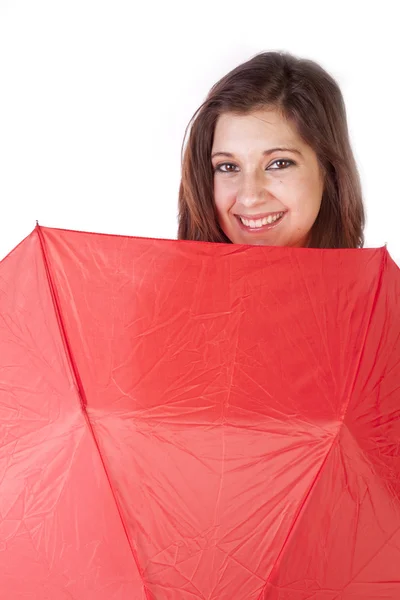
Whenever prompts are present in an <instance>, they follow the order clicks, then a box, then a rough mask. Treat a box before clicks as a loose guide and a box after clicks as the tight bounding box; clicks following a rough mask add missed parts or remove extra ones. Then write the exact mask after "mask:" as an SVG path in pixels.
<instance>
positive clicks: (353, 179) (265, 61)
mask: <svg viewBox="0 0 400 600" xmlns="http://www.w3.org/2000/svg"><path fill="white" fill-rule="evenodd" d="M265 108H268V109H276V110H278V111H280V113H281V114H282V115H283V116H284V117H285V118H286V119H287V120H288V121H289V122H290V123H292V124H294V126H295V127H296V128H297V132H298V134H299V135H300V137H301V138H302V139H303V140H304V141H305V143H307V144H308V145H309V146H310V147H311V148H312V149H313V150H314V151H315V153H316V155H317V159H318V161H319V164H320V167H321V168H322V172H323V173H324V191H323V195H322V201H321V207H320V211H319V213H318V216H317V218H316V220H315V222H314V225H313V226H312V229H311V231H310V235H309V241H308V243H307V246H308V247H311V248H358V247H362V246H363V245H364V233H363V230H364V225H365V213H364V206H363V200H362V191H361V182H360V176H359V173H358V169H357V165H356V162H355V159H354V155H353V152H352V149H351V145H350V140H349V132H348V126H347V116H346V109H345V104H344V100H343V96H342V93H341V91H340V88H339V86H338V84H337V83H336V81H335V80H334V79H333V77H332V76H331V75H329V74H328V73H327V72H326V71H325V70H324V69H323V68H322V67H321V66H320V65H318V64H317V63H316V62H314V61H312V60H309V59H303V58H298V57H295V56H293V55H292V54H290V53H287V52H264V53H261V54H257V55H256V56H254V57H253V58H251V59H250V60H248V61H247V62H245V63H243V64H241V65H239V66H237V67H236V68H234V69H233V70H232V71H230V72H229V73H228V74H227V75H225V76H224V77H223V78H222V79H220V80H219V81H218V82H217V83H216V84H215V85H214V86H213V87H212V88H211V90H210V92H209V94H208V96H207V98H206V100H205V101H204V102H203V104H202V105H201V106H200V107H199V108H198V109H197V111H196V112H195V113H194V115H193V117H192V119H191V120H190V122H189V124H188V126H187V128H186V131H185V136H184V140H183V144H182V154H181V160H182V165H181V168H182V174H181V182H180V187H179V201H178V223H179V225H178V239H181V240H197V241H207V242H224V243H232V242H231V240H230V239H228V237H227V236H226V235H225V234H224V232H223V231H222V229H221V227H220V225H219V222H218V216H217V212H216V207H215V202H214V185H213V177H214V175H213V168H212V162H211V149H212V145H213V138H214V131H215V126H216V123H217V119H218V117H219V116H220V115H221V114H223V113H234V114H238V115H244V114H248V113H250V112H252V111H254V110H259V109H265ZM189 128H190V135H189V139H188V142H187V145H186V147H185V148H184V146H185V139H186V136H187V133H188V129H189Z"/></svg>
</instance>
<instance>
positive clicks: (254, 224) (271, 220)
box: [239, 212, 283, 228]
mask: <svg viewBox="0 0 400 600" xmlns="http://www.w3.org/2000/svg"><path fill="white" fill-rule="evenodd" d="M282 216H283V212H280V213H278V214H276V215H273V216H272V215H269V217H264V218H263V219H257V220H256V221H254V220H251V219H245V218H244V217H239V218H240V220H241V221H242V223H243V225H246V227H251V228H256V227H262V226H263V225H270V224H271V223H274V222H275V221H276V220H277V219H280V218H281V217H282Z"/></svg>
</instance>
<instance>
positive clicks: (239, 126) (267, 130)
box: [214, 109, 301, 145]
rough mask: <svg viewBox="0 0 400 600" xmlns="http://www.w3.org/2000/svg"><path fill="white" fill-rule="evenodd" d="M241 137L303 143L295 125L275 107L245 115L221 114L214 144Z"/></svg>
mask: <svg viewBox="0 0 400 600" xmlns="http://www.w3.org/2000/svg"><path fill="white" fill-rule="evenodd" d="M239 137H240V138H243V137H251V138H253V139H260V141H261V140H266V139H268V140H269V141H271V142H275V141H276V142H277V143H278V144H290V143H294V142H296V143H297V144H301V139H300V137H299V135H298V133H297V131H296V128H295V126H294V125H293V124H292V123H290V122H289V121H288V120H287V119H285V117H284V116H283V115H282V114H281V113H280V112H279V111H277V110H273V109H263V110H257V111H253V112H251V113H248V114H245V115H239V114H235V113H223V114H222V115H220V116H219V117H218V120H217V123H216V126H215V132H214V145H216V144H217V143H219V142H220V141H221V142H222V141H224V142H226V141H229V140H230V139H232V141H234V140H235V139H237V138H239Z"/></svg>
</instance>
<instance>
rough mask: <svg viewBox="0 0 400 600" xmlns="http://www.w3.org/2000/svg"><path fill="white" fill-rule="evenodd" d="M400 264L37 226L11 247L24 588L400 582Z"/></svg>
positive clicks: (57, 591) (9, 346) (12, 499)
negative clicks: (21, 240) (14, 246)
mask: <svg viewBox="0 0 400 600" xmlns="http://www.w3.org/2000/svg"><path fill="white" fill-rule="evenodd" d="M399 297H400V274H399V269H398V267H397V265H396V264H395V263H394V262H393V260H392V259H391V258H390V256H389V254H388V252H387V250H386V248H378V249H354V250H317V249H303V248H274V247H262V246H244V245H243V246H242V245H234V244H214V243H202V242H191V241H178V240H159V239H148V238H134V237H127V236H117V235H102V234H94V233H84V232H77V231H66V230H62V229H52V228H45V227H39V226H37V227H36V229H35V230H34V231H33V232H32V233H31V234H30V235H29V236H28V237H27V238H26V239H25V240H24V241H23V242H21V244H20V245H19V246H17V247H16V248H15V249H14V250H13V251H12V252H11V253H10V254H9V255H8V256H7V257H6V258H5V259H4V260H3V261H2V262H1V264H0V419H1V425H0V427H1V428H0V590H1V594H0V595H1V598H4V599H5V600H17V599H18V600H24V599H29V600H47V599H49V600H64V599H65V600H67V599H68V600H71V599H73V600H145V599H146V600H200V599H202V600H206V599H207V600H228V599H229V600H233V599H234V600H278V599H279V600H306V599H307V600H310V599H313V600H339V599H340V600H361V599H362V600H368V599H370V600H377V599H385V600H388V599H393V600H394V599H396V600H398V599H399V598H400V420H399V417H400V345H399V339H400V311H399Z"/></svg>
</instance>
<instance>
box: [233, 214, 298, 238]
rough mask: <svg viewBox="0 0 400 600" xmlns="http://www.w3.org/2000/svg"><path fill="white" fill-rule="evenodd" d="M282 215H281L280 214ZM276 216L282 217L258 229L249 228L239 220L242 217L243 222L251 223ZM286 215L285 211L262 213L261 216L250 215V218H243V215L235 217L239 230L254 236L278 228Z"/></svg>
mask: <svg viewBox="0 0 400 600" xmlns="http://www.w3.org/2000/svg"><path fill="white" fill-rule="evenodd" d="M282 213H283V214H282ZM276 215H282V216H281V217H280V218H278V219H276V220H275V221H273V222H272V223H266V224H265V225H261V226H260V227H250V226H249V225H245V224H244V223H243V222H242V221H241V219H240V216H242V217H243V218H244V219H245V220H251V221H257V220H258V219H263V218H264V219H265V218H268V217H274V216H276ZM285 215H286V211H276V212H273V213H272V212H271V213H264V214H263V215H252V216H251V217H247V216H246V217H245V216H244V215H240V216H239V215H235V217H236V219H237V222H238V223H239V227H240V229H242V231H245V232H246V233H250V234H254V233H264V232H266V231H269V230H270V229H275V227H278V226H279V224H280V223H281V222H282V221H283V219H284V218H285Z"/></svg>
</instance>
